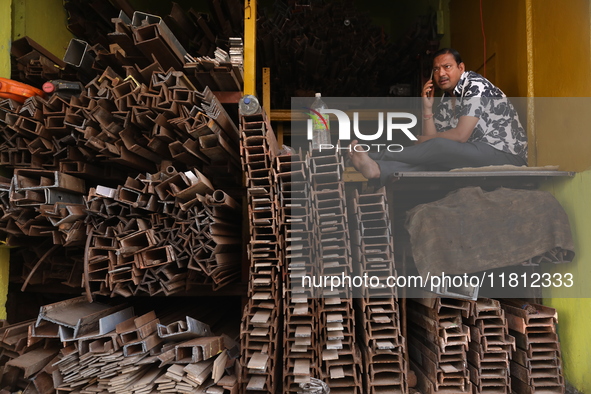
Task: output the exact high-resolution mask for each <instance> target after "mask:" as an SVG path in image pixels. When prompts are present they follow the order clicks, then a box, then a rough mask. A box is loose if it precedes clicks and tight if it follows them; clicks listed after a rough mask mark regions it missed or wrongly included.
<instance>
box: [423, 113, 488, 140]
mask: <svg viewBox="0 0 591 394" xmlns="http://www.w3.org/2000/svg"><path fill="white" fill-rule="evenodd" d="M478 119H479V118H477V117H476V116H460V119H459V121H458V125H457V127H456V128H454V129H449V130H445V131H441V132H439V133H438V132H437V131H435V132H433V131H434V130H435V122H434V121H433V118H432V117H431V119H423V132H424V134H423V135H421V136H419V137H418V139H419V140H418V143H419V144H420V143H421V142H425V141H428V140H430V139H432V138H447V139H448V140H453V141H458V142H467V141H468V139H470V136H471V135H472V132H473V131H474V128H475V127H476V124H477V123H478Z"/></svg>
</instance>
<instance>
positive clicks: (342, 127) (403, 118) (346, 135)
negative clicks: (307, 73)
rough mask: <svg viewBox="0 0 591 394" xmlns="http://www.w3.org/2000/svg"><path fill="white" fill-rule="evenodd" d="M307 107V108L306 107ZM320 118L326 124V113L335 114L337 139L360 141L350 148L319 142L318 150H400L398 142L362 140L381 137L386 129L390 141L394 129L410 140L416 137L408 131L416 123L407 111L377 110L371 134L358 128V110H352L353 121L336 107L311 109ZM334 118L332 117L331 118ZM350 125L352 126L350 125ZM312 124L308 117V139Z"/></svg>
mask: <svg viewBox="0 0 591 394" xmlns="http://www.w3.org/2000/svg"><path fill="white" fill-rule="evenodd" d="M308 109H309V108H308ZM313 112H314V113H315V115H317V116H318V117H319V118H320V117H322V118H321V120H322V121H323V122H324V123H325V124H326V123H327V122H328V115H329V114H332V115H335V116H336V120H337V123H338V126H339V133H338V136H339V138H338V139H339V141H351V140H354V139H356V140H358V141H359V142H360V143H359V144H357V145H356V146H355V147H354V148H351V147H350V145H349V144H348V143H347V144H346V145H347V146H343V147H339V146H335V145H333V144H320V146H319V149H320V150H323V149H324V150H329V149H339V150H341V149H345V150H351V149H355V151H357V152H369V151H377V152H379V151H382V150H388V151H390V152H400V151H402V150H403V149H404V147H403V146H402V145H400V144H375V143H374V144H364V143H363V142H370V141H376V140H377V139H379V138H381V137H382V136H383V134H384V130H385V131H386V139H387V140H388V141H392V136H393V134H394V132H395V131H402V132H403V133H404V134H405V135H406V136H407V137H408V139H410V140H411V141H417V137H415V136H414V134H413V133H412V132H411V131H410V129H412V128H413V127H415V126H416V125H417V117H416V116H415V115H413V114H411V113H408V112H386V113H384V112H377V118H378V119H377V121H378V130H377V131H376V132H375V133H373V134H364V133H362V132H361V130H360V128H359V112H353V121H351V119H350V118H349V115H347V113H345V112H344V111H341V110H338V109H319V110H318V111H313ZM333 119H334V118H333ZM351 125H352V126H353V127H351ZM313 126H314V124H313V120H312V119H308V123H307V138H308V141H312V139H313V130H314V127H313ZM351 129H353V138H352V135H351Z"/></svg>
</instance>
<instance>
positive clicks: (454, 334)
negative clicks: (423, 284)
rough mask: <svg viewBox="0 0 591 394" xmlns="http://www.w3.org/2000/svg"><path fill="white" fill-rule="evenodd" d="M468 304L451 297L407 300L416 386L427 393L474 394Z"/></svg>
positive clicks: (410, 349)
mask: <svg viewBox="0 0 591 394" xmlns="http://www.w3.org/2000/svg"><path fill="white" fill-rule="evenodd" d="M469 312H470V304H469V302H468V301H464V300H457V299H452V298H429V299H413V300H412V301H411V300H408V308H407V318H408V321H409V324H408V333H409V336H408V345H409V353H410V359H411V368H412V369H413V370H414V372H415V373H416V375H417V380H418V384H417V387H418V388H420V389H421V391H422V392H423V393H425V394H432V393H447V392H453V393H471V392H472V386H471V383H470V376H469V371H468V369H467V367H466V365H467V361H468V359H467V351H468V346H469V341H470V330H469V328H468V326H466V325H465V324H463V322H462V316H464V317H468V316H469Z"/></svg>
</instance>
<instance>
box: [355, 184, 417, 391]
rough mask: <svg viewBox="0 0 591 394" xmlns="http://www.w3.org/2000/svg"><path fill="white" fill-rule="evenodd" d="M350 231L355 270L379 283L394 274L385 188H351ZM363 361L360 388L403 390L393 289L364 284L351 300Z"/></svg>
mask: <svg viewBox="0 0 591 394" xmlns="http://www.w3.org/2000/svg"><path fill="white" fill-rule="evenodd" d="M352 208H353V209H352V211H353V212H349V215H351V217H352V218H353V220H352V223H353V224H354V226H352V228H351V229H350V230H351V235H352V244H353V261H355V262H357V264H356V266H355V267H354V268H355V269H354V271H355V274H356V275H358V276H360V277H362V276H363V275H365V274H366V275H367V276H368V277H376V278H379V280H380V284H385V283H387V280H388V278H395V277H396V269H395V267H394V264H392V262H393V261H394V250H393V238H392V234H391V229H390V225H391V223H390V219H389V211H388V204H387V202H386V192H385V189H384V188H382V189H380V190H378V191H377V192H376V193H373V194H362V195H360V194H359V193H358V192H357V190H355V193H354V196H353V201H352ZM355 301H356V307H357V309H356V314H357V322H358V324H359V325H360V327H359V328H358V330H357V331H358V332H359V333H361V339H362V341H361V345H360V346H361V349H362V353H363V364H364V370H365V374H364V392H365V393H370V394H377V393H385V392H388V393H407V392H408V382H407V363H406V359H405V356H406V343H405V338H404V337H403V336H402V331H401V326H400V308H399V305H398V294H397V289H396V287H388V286H383V287H382V286H374V287H371V286H367V287H363V289H362V294H359V295H358V297H356V299H355Z"/></svg>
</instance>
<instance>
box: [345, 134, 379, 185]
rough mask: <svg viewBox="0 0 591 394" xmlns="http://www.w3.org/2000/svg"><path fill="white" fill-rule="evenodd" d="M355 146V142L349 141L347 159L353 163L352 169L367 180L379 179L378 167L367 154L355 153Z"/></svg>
mask: <svg viewBox="0 0 591 394" xmlns="http://www.w3.org/2000/svg"><path fill="white" fill-rule="evenodd" d="M355 146H357V140H353V141H351V145H350V147H351V148H350V149H351V150H350V151H349V158H350V159H351V162H352V163H353V167H355V169H356V170H357V171H359V172H360V173H361V174H362V175H363V176H364V177H366V178H367V179H374V178H379V177H380V166H379V165H378V163H376V162H375V161H374V160H373V159H372V158H371V157H369V155H368V154H367V152H357V151H356V150H355Z"/></svg>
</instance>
